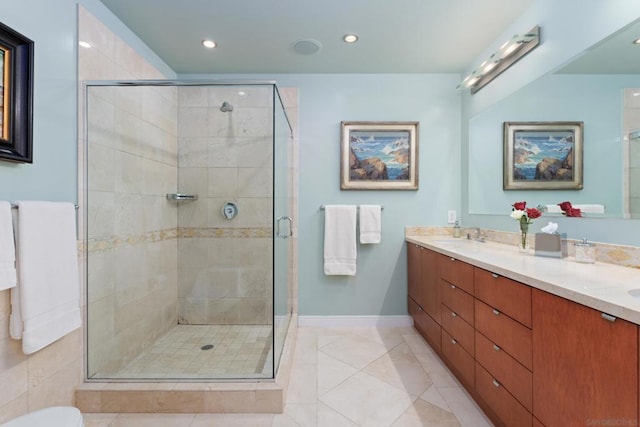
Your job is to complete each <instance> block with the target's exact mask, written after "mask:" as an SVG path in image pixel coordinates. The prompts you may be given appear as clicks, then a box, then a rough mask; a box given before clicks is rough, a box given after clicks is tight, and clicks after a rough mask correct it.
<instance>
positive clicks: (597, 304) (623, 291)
mask: <svg viewBox="0 0 640 427" xmlns="http://www.w3.org/2000/svg"><path fill="white" fill-rule="evenodd" d="M405 239H406V241H407V242H410V243H415V244H418V245H420V246H424V247H425V248H428V249H432V250H434V251H436V252H439V253H441V254H443V255H447V256H450V257H453V258H456V259H458V260H460V261H464V262H467V263H469V264H472V265H475V266H477V267H480V268H483V269H485V270H489V271H491V272H493V273H496V274H499V275H501V276H504V277H508V278H510V279H513V280H515V281H518V282H521V283H525V284H527V285H529V286H531V287H533V288H537V289H540V290H543V291H546V292H549V293H552V294H554V295H558V296H560V297H563V298H566V299H568V300H571V301H574V302H577V303H580V304H582V305H585V306H587V307H591V308H593V309H595V310H598V311H601V312H603V313H607V314H610V315H612V316H615V317H618V318H621V319H625V320H628V321H630V322H633V323H636V324H638V325H640V295H638V296H632V295H631V294H629V291H630V290H632V289H640V270H638V269H635V268H627V267H620V266H617V265H613V264H607V263H600V262H597V263H595V264H583V263H579V262H576V261H575V259H574V258H572V257H568V258H563V259H559V258H546V257H538V256H535V255H534V254H533V252H531V253H526V254H525V253H521V252H519V251H518V248H517V247H516V246H512V245H505V244H500V243H494V242H477V241H474V240H468V239H465V238H459V239H455V238H453V237H451V236H411V235H408V236H406V237H405ZM639 292H640V291H639Z"/></svg>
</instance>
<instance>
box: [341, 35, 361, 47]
mask: <svg viewBox="0 0 640 427" xmlns="http://www.w3.org/2000/svg"><path fill="white" fill-rule="evenodd" d="M359 38H360V37H358V35H357V34H353V33H351V34H345V35H344V37H342V40H343V41H344V42H345V43H349V44H351V43H355V42H357V41H358V39H359Z"/></svg>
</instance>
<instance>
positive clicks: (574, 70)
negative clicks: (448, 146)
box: [469, 20, 640, 218]
mask: <svg viewBox="0 0 640 427" xmlns="http://www.w3.org/2000/svg"><path fill="white" fill-rule="evenodd" d="M638 38H640V20H637V21H635V22H634V23H633V24H631V25H629V26H627V27H625V28H623V29H621V30H620V31H618V32H616V33H615V34H613V35H611V36H609V37H607V38H606V39H604V40H602V41H601V42H599V43H597V44H596V45H594V46H593V47H591V48H590V49H588V50H587V51H585V52H584V53H583V54H581V55H579V56H578V57H577V58H574V59H573V60H568V61H567V63H566V64H565V65H564V66H562V67H560V68H559V69H557V70H555V71H554V72H552V73H549V74H547V75H545V76H543V77H541V78H539V79H538V80H536V81H534V82H532V83H530V84H529V85H527V86H525V87H523V88H522V89H520V90H518V91H517V92H515V93H513V94H511V95H510V96H508V97H507V98H505V99H503V100H501V101H500V102H498V103H496V104H494V105H492V106H491V107H490V108H488V109H486V110H484V111H482V112H481V113H479V114H478V115H476V116H474V117H472V118H471V119H470V120H469V214H491V215H504V214H505V212H508V211H509V210H510V208H511V204H512V203H514V202H515V201H521V200H526V201H527V202H528V205H533V206H535V205H538V204H541V205H546V204H549V205H551V204H556V203H560V202H563V201H570V202H571V203H572V204H574V205H576V204H587V205H590V204H602V205H604V206H605V207H606V211H605V213H604V214H591V215H589V214H587V215H585V216H591V217H608V218H640V189H639V187H640V183H636V181H638V180H640V173H639V171H640V138H637V139H633V138H632V140H631V141H630V140H629V132H631V131H633V130H639V129H640V89H638V90H632V88H640V45H634V44H633V41H634V40H635V39H638ZM625 93H626V95H625ZM636 94H637V95H636ZM510 121H513V122H518V121H522V122H529V121H539V122H557V121H580V122H584V158H583V162H584V163H583V174H584V182H583V189H581V190H535V191H522V190H503V186H502V183H503V138H502V130H503V123H504V122H510ZM634 144H635V145H638V147H635V148H636V149H635V151H634V150H633V148H634ZM634 153H635V154H634ZM634 158H635V159H636V161H635V163H634ZM634 184H635V185H634ZM634 209H637V211H636V212H637V213H634ZM557 215H561V214H557Z"/></svg>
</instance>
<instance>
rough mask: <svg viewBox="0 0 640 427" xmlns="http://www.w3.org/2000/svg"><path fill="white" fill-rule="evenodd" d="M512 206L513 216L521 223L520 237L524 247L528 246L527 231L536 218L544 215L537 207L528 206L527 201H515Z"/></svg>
mask: <svg viewBox="0 0 640 427" xmlns="http://www.w3.org/2000/svg"><path fill="white" fill-rule="evenodd" d="M511 206H512V208H513V209H512V211H511V218H513V219H515V220H517V221H518V222H519V223H520V233H521V235H520V237H521V245H522V249H526V247H527V233H528V232H529V224H531V223H532V222H533V220H534V219H535V218H539V217H541V216H542V212H541V211H540V210H539V209H537V208H527V202H515V203H514V204H513V205H511Z"/></svg>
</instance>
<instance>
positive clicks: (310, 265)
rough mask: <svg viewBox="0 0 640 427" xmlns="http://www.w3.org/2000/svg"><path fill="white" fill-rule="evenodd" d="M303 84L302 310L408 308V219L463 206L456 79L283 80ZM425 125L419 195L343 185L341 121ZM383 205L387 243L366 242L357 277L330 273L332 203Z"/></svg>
mask: <svg viewBox="0 0 640 427" xmlns="http://www.w3.org/2000/svg"><path fill="white" fill-rule="evenodd" d="M275 78H276V80H277V81H278V83H279V85H281V86H296V87H298V88H299V89H300V195H299V202H300V203H299V218H300V219H299V221H300V224H299V230H300V233H299V242H300V245H299V277H300V279H299V307H300V309H299V312H300V314H302V315H341V314H345V315H346V314H351V315H379V314H380V315H389V314H406V295H407V289H406V254H405V246H404V227H405V226H406V225H424V224H432V225H436V224H437V225H444V224H445V223H446V214H447V210H448V209H456V210H459V205H460V200H459V187H460V182H459V177H460V170H459V169H458V167H457V166H458V165H459V164H460V160H459V159H460V153H459V147H460V95H459V94H458V93H457V92H456V91H455V90H454V88H455V86H456V84H457V80H458V78H459V77H458V76H457V75H375V74H374V75H298V76H287V75H281V76H275ZM355 120H367V121H387V120H398V121H413V120H416V121H419V122H420V135H419V138H420V141H419V173H420V175H419V182H420V189H419V190H418V191H341V190H340V179H339V172H340V122H341V121H355ZM335 203H341V204H362V203H380V204H383V205H384V212H383V214H382V219H383V223H382V229H383V233H382V243H380V244H379V245H367V246H363V245H359V246H358V262H357V270H358V272H357V275H356V276H355V277H345V276H325V275H324V273H323V262H322V258H323V232H324V231H323V230H324V228H323V224H324V223H323V221H324V214H323V213H322V212H321V211H320V210H319V207H320V205H323V204H335Z"/></svg>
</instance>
